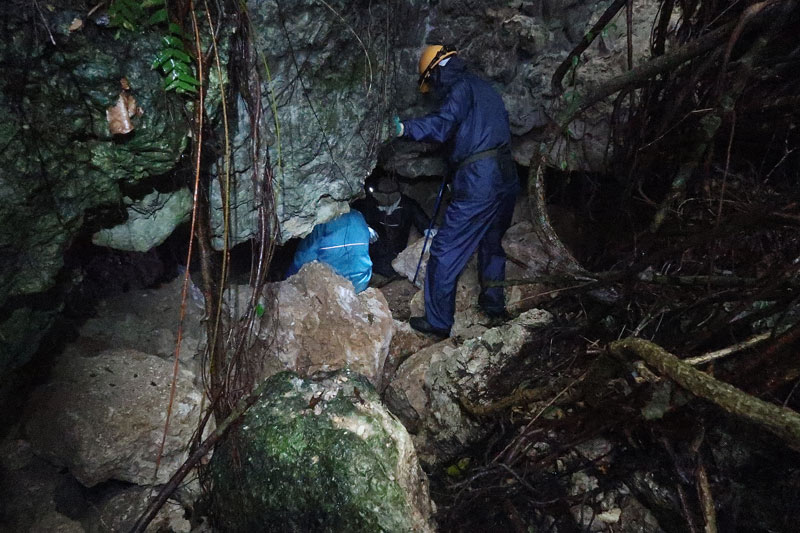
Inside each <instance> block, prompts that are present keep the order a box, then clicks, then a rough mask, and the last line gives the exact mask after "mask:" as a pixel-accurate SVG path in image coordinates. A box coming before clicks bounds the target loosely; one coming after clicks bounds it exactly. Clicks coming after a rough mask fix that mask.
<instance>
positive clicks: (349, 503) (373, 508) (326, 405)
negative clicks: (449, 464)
mask: <svg viewBox="0 0 800 533" xmlns="http://www.w3.org/2000/svg"><path fill="white" fill-rule="evenodd" d="M266 390H267V391H268V392H267V393H265V394H264V395H263V396H262V397H261V398H260V399H259V401H258V402H257V404H256V405H255V406H253V407H252V408H251V409H250V410H249V411H248V413H247V414H246V415H245V417H244V419H243V420H242V422H241V425H240V426H239V427H238V428H237V429H236V430H235V431H234V432H233V433H231V434H230V435H229V437H228V438H227V440H226V441H225V442H224V443H223V444H222V445H220V446H218V447H217V450H216V451H215V453H214V457H213V459H212V461H211V464H210V470H211V477H212V480H213V493H212V509H213V513H214V516H215V517H216V520H217V521H218V525H219V526H220V527H221V528H222V529H223V530H224V531H281V532H284V531H297V532H300V531H302V532H312V531H330V532H334V531H348V532H360V531H364V532H378V531H429V530H430V525H429V523H428V517H429V514H430V502H429V500H428V495H427V485H426V482H425V479H424V475H423V474H422V472H421V470H420V469H419V465H418V463H417V459H416V455H415V454H414V451H413V446H412V445H411V442H410V438H409V436H408V434H407V433H406V431H405V429H404V428H403V426H402V425H401V424H400V422H399V421H398V420H397V419H395V418H394V417H393V416H392V415H390V414H389V413H388V412H387V411H386V410H385V408H384V407H383V406H382V405H381V403H380V400H379V398H378V396H377V394H376V393H375V391H374V389H373V388H372V386H371V385H370V384H369V382H368V381H367V380H366V379H365V378H363V377H362V376H360V375H358V374H355V373H352V372H349V371H347V370H344V371H341V372H338V373H336V374H333V375H332V376H331V377H330V378H327V379H325V380H324V381H321V382H315V381H310V380H303V379H301V378H299V377H298V376H297V375H296V374H293V373H291V372H283V373H280V374H277V375H275V376H273V377H271V378H270V383H269V385H268V387H267V389H266Z"/></svg>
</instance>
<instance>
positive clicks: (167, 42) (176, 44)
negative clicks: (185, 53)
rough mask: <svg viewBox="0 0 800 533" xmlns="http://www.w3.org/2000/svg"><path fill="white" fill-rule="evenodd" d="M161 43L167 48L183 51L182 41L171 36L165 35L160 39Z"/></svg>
mask: <svg viewBox="0 0 800 533" xmlns="http://www.w3.org/2000/svg"><path fill="white" fill-rule="evenodd" d="M161 42H162V43H164V46H169V47H171V48H176V49H178V50H183V41H181V40H180V39H178V38H177V37H174V36H172V35H165V36H163V37H162V38H161Z"/></svg>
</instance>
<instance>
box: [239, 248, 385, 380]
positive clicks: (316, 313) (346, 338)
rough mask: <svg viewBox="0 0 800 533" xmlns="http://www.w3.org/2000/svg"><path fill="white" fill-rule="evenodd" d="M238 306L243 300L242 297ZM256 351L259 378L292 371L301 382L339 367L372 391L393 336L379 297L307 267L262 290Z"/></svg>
mask: <svg viewBox="0 0 800 533" xmlns="http://www.w3.org/2000/svg"><path fill="white" fill-rule="evenodd" d="M240 301H241V302H242V304H241V305H242V306H246V305H247V303H246V302H249V297H248V296H247V295H246V292H245V293H244V294H243V295H242V300H240ZM263 301H264V308H265V309H269V310H270V311H269V312H267V313H266V314H264V316H263V317H262V320H261V322H260V324H259V333H258V339H259V340H258V344H257V346H258V347H257V348H254V349H259V350H261V352H262V353H263V354H264V357H265V359H266V360H265V364H264V370H263V375H264V376H269V375H271V374H273V373H275V372H277V371H280V370H292V371H294V372H297V373H298V374H300V375H302V376H308V375H311V374H314V373H315V372H318V371H332V370H338V369H340V368H343V367H345V366H347V367H349V368H350V369H351V370H353V371H355V372H358V373H360V374H363V375H365V376H367V378H368V379H369V380H370V381H372V383H373V384H374V385H376V386H377V385H378V384H379V382H380V379H381V376H382V374H383V366H384V362H385V361H386V355H387V354H388V352H389V344H390V343H391V341H392V335H393V333H394V323H393V321H392V314H391V311H390V310H389V305H388V304H387V303H386V299H385V298H384V297H383V294H382V293H381V292H380V291H379V290H377V289H374V288H369V289H367V290H365V291H363V292H361V293H359V294H356V293H355V291H354V290H353V284H352V283H350V281H348V280H346V279H345V278H343V277H342V276H340V275H338V274H336V273H335V272H334V271H333V270H332V269H331V268H330V267H329V266H328V265H326V264H324V263H320V262H318V261H313V262H311V263H308V264H306V265H303V268H301V269H300V271H299V272H298V273H297V274H295V275H294V276H291V277H290V278H289V279H287V280H286V281H283V282H280V283H274V284H271V285H269V286H268V287H267V288H266V289H265V294H264V296H263Z"/></svg>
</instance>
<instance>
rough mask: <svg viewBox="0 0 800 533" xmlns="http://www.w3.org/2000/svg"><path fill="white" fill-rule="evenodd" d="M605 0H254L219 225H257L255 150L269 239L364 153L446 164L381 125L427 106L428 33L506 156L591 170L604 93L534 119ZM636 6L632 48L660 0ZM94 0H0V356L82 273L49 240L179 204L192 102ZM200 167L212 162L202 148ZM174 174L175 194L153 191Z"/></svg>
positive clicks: (341, 184)
mask: <svg viewBox="0 0 800 533" xmlns="http://www.w3.org/2000/svg"><path fill="white" fill-rule="evenodd" d="M610 3H611V2H610V1H603V2H595V1H585V0H541V1H519V0H512V1H492V0H490V1H483V2H473V3H469V4H467V3H464V2H460V1H455V0H444V1H431V0H385V1H379V2H374V1H373V2H369V1H355V2H348V1H345V0H331V1H329V2H317V1H313V0H296V1H291V2H290V1H287V0H270V1H266V0H259V1H256V0H251V1H250V2H248V4H247V14H248V17H249V21H250V30H249V31H250V32H251V36H252V42H253V47H252V50H251V54H250V63H249V64H248V67H249V68H256V65H257V66H258V68H259V71H260V73H261V86H260V87H259V88H258V89H257V91H258V92H260V94H259V95H257V98H256V100H254V101H257V102H258V103H259V106H254V101H251V102H250V104H249V105H248V104H246V103H245V100H244V99H242V98H238V100H236V99H234V100H233V101H234V104H233V105H232V106H229V109H228V112H229V114H230V116H231V117H232V121H231V126H232V127H231V140H232V155H233V168H232V174H231V177H232V190H231V194H232V204H233V206H234V209H233V212H232V226H233V227H232V234H231V239H230V241H229V243H230V244H231V245H233V244H236V243H238V242H242V241H245V240H246V239H248V238H250V237H252V236H254V235H256V234H257V232H258V217H257V214H256V212H257V209H258V205H257V204H256V201H257V200H256V199H255V198H256V197H257V195H255V194H254V188H256V187H259V188H260V187H262V186H263V180H264V179H265V175H266V174H265V172H266V170H267V169H266V167H265V165H264V162H265V161H266V157H267V156H269V161H270V163H271V167H272V170H273V172H274V191H275V194H274V203H275V209H276V212H277V215H278V220H279V222H280V230H281V234H280V240H281V241H282V242H285V241H286V240H288V239H289V238H291V237H294V236H302V235H304V234H306V233H308V232H310V231H311V229H312V228H313V227H314V225H315V224H317V223H319V222H322V221H325V220H328V219H330V218H332V217H333V216H335V215H336V214H338V213H341V212H344V211H346V210H348V209H349V207H348V203H349V201H350V200H352V199H353V198H356V197H358V196H360V195H361V193H362V186H363V181H364V178H365V177H366V176H367V175H369V174H370V173H371V172H372V171H373V169H374V168H375V167H376V165H378V164H380V165H382V166H383V167H385V168H387V169H390V170H394V171H396V172H397V173H399V174H400V175H403V176H406V177H410V178H413V177H417V176H424V175H436V174H442V173H443V172H444V166H443V163H442V159H441V157H440V156H441V152H440V151H437V150H436V149H435V147H430V146H425V145H421V144H416V143H405V142H392V143H386V142H384V141H386V140H387V138H388V137H389V128H388V119H389V117H391V116H392V115H393V114H399V115H400V116H401V117H403V118H405V117H410V116H416V115H419V114H421V113H424V112H426V111H427V110H430V109H433V108H434V107H435V102H433V101H432V100H431V99H429V98H426V97H421V96H420V95H419V93H418V92H417V89H416V78H417V74H416V63H417V59H418V53H419V50H420V48H421V47H422V46H423V45H424V44H425V43H428V42H435V41H442V42H447V43H449V44H452V45H455V46H456V47H458V48H459V50H460V53H461V55H462V56H463V57H464V58H465V59H466V60H467V61H468V62H470V63H471V64H472V66H473V67H474V69H475V70H476V71H478V72H479V73H480V74H481V75H483V76H485V77H487V78H488V79H489V80H490V81H492V82H493V83H494V84H495V85H496V86H497V88H498V89H499V90H500V92H501V94H502V96H503V98H504V100H505V102H506V105H507V107H508V109H509V114H510V117H511V126H512V133H513V134H514V142H513V149H514V155H515V157H516V159H517V160H518V161H519V162H520V163H523V164H525V163H527V162H528V161H529V159H530V157H531V154H532V153H533V148H534V147H535V146H538V144H539V143H540V142H541V141H543V140H549V141H551V145H552V146H553V152H552V153H551V154H550V159H551V162H552V163H553V164H556V165H559V166H563V165H566V166H568V167H569V168H576V169H577V168H584V169H597V168H599V167H600V166H601V165H602V162H603V156H604V155H605V151H606V144H607V137H608V126H607V123H606V121H605V120H606V119H605V116H604V114H603V113H604V111H605V109H604V108H603V106H598V108H597V109H596V110H595V111H593V112H591V113H588V114H587V115H585V116H584V117H583V118H582V120H581V121H579V122H576V123H575V124H574V125H573V127H572V128H571V129H570V131H568V132H566V133H564V134H559V135H561V137H559V138H557V139H554V138H552V135H554V134H553V133H552V132H550V130H549V129H548V128H547V125H548V124H550V123H551V122H552V119H553V118H554V116H555V114H556V113H558V111H559V109H563V106H564V105H566V103H565V102H564V98H563V96H561V95H553V94H550V93H549V91H550V89H549V85H550V77H551V75H552V72H553V71H554V70H555V68H556V67H557V65H558V64H559V63H560V62H561V61H562V60H563V58H564V57H566V55H567V54H568V52H569V50H570V49H571V48H572V47H573V46H574V45H575V44H576V43H577V42H578V41H579V40H580V39H581V37H582V36H583V33H584V32H585V31H586V29H587V28H588V27H590V26H591V24H592V23H593V22H594V20H596V19H597V18H598V17H599V16H600V14H601V13H602V12H603V10H604V9H605V7H607V6H608V5H609V4H610ZM635 4H636V7H635V20H636V26H635V28H634V43H635V46H636V50H637V51H636V55H637V57H640V56H642V55H643V54H645V53H646V50H647V47H648V35H649V28H650V24H651V22H652V17H653V16H654V14H655V10H654V7H655V5H656V4H657V2H656V1H655V0H643V1H641V2H638V1H637V2H635ZM92 7H94V3H93V2H88V1H84V0H58V1H51V2H48V3H47V5H46V6H45V8H44V9H42V8H41V3H39V5H37V4H36V3H32V2H28V1H23V0H11V1H10V2H6V3H4V4H3V5H2V6H0V12H1V13H2V14H3V17H2V22H0V24H1V25H2V26H1V27H2V31H3V34H4V38H3V40H2V41H1V42H0V63H1V64H2V65H3V67H4V76H3V77H2V79H0V148H2V149H1V150H0V176H2V179H0V354H2V355H0V372H2V371H3V370H4V369H8V368H13V367H16V366H18V365H19V364H21V363H23V362H24V361H25V360H26V359H27V358H28V357H29V356H30V355H31V354H32V353H33V352H34V351H35V350H36V347H37V344H38V342H39V339H40V338H41V335H42V334H43V333H44V332H45V331H46V330H47V328H48V325H49V324H50V322H51V321H52V319H53V317H54V316H55V314H57V313H58V312H59V309H60V307H61V305H62V302H63V294H64V293H65V292H66V291H68V290H69V288H70V287H71V286H72V285H74V284H75V283H77V282H79V278H80V272H79V271H73V270H68V269H65V268H63V255H64V252H65V250H66V249H67V248H68V247H69V246H70V245H71V244H72V243H73V242H74V241H75V240H76V239H78V238H82V237H81V236H83V237H85V236H86V235H91V234H93V233H94V234H95V239H94V240H95V242H96V243H98V244H101V245H104V246H110V247H115V248H121V249H135V250H140V251H142V250H144V249H146V248H147V247H148V246H154V245H155V244H158V242H159V240H163V238H165V236H166V235H168V234H169V232H170V231H171V229H172V228H173V227H175V226H176V225H177V224H179V223H180V222H181V221H183V220H185V218H186V210H187V209H188V204H187V202H186V201H185V199H186V195H185V192H178V191H181V190H182V182H181V179H183V178H180V179H179V178H176V177H175V173H174V171H175V170H176V169H177V168H179V165H180V164H181V161H182V158H184V159H186V158H188V159H190V157H189V154H188V150H187V146H188V145H189V142H188V141H189V138H188V135H189V131H190V124H191V116H192V103H191V100H190V99H186V98H182V97H180V96H177V95H175V94H172V93H165V92H164V91H163V89H162V78H161V75H160V73H159V72H158V71H156V70H153V69H151V67H150V63H151V61H152V58H153V57H154V55H155V53H156V51H157V50H158V49H159V40H160V38H161V36H162V34H161V32H159V31H157V29H152V30H150V31H144V30H140V31H136V32H130V31H125V30H121V29H119V28H111V27H109V26H108V17H107V14H106V13H104V11H103V9H105V7H101V8H100V9H98V10H95V11H94V12H93V13H92V14H91V15H89V11H90V9H91V8H92ZM76 21H79V22H80V24H79V27H77V28H76V24H77V23H76ZM624 33H625V25H624V19H623V22H620V21H619V20H618V21H616V22H615V23H614V24H613V25H610V26H609V27H608V28H607V31H606V32H605V34H604V35H603V36H602V37H601V39H600V40H599V41H598V43H595V44H594V45H593V46H592V47H591V48H590V49H589V50H588V51H587V52H586V53H585V54H584V56H583V57H582V63H581V64H580V65H579V67H578V69H577V70H576V71H575V73H574V76H570V80H571V81H572V82H574V87H573V88H572V89H568V92H569V90H578V89H581V88H585V87H586V86H588V85H589V84H590V83H592V81H594V80H596V79H598V78H603V77H609V76H611V75H613V73H614V72H619V71H621V70H622V68H623V65H624V61H625V54H624V48H625V46H624V42H625V35H624ZM234 37H235V35H234V31H233V29H232V28H229V27H222V28H221V30H220V32H219V45H220V46H219V50H220V53H221V59H222V62H223V64H224V65H227V64H228V62H229V60H230V55H231V52H230V50H231V43H232V42H233V41H234V40H235V39H234ZM267 71H268V73H267ZM123 77H124V78H126V79H127V80H128V83H129V85H130V90H129V91H127V93H128V94H130V95H132V96H133V97H134V98H135V100H136V106H137V107H138V108H140V109H141V112H140V113H136V114H135V116H133V117H132V118H131V121H132V122H133V125H134V131H133V132H132V133H129V134H126V135H121V136H120V135H117V136H112V135H111V133H110V132H109V127H108V122H107V120H106V109H107V108H108V107H110V106H112V105H114V103H115V102H116V101H117V99H118V97H119V95H120V93H121V91H122V88H121V85H120V80H121V79H122V78H123ZM209 78H210V80H211V81H210V89H209V99H208V102H207V109H208V110H209V119H210V121H211V127H212V128H213V129H214V130H215V131H217V132H220V130H221V106H220V98H219V80H218V79H215V74H214V69H213V68H212V71H211V72H209ZM254 107H260V110H259V111H260V120H259V122H258V126H257V127H258V130H257V131H258V132H259V139H260V141H261V142H260V143H259V144H258V146H257V147H255V149H254V147H253V145H252V144H251V142H250V140H251V139H252V132H253V125H252V124H251V117H252V111H253V110H254ZM273 111H274V113H273ZM552 141H555V142H552ZM254 161H255V162H256V163H254ZM254 164H255V165H258V167H257V168H256V167H254ZM183 168H187V167H186V165H184V166H183ZM254 168H255V169H256V172H255V179H254V172H253V170H254ZM209 170H210V172H211V173H212V174H214V173H217V174H221V173H223V170H224V169H221V168H218V167H217V166H216V165H215V164H212V165H211V166H210V168H209ZM212 177H213V176H212ZM212 183H214V186H213V189H212V198H211V201H212V205H213V207H214V209H213V212H212V223H213V224H214V226H215V233H216V235H217V239H216V243H215V244H216V245H217V246H218V247H221V246H222V241H221V235H222V225H221V221H222V209H221V200H220V192H219V186H218V184H217V183H216V180H212ZM176 192H177V193H178V194H180V195H182V196H183V198H184V200H183V201H177V200H175V201H172V202H167V201H166V200H164V201H163V202H162V201H161V200H160V198H162V196H161V195H171V194H173V193H176ZM166 197H167V196H164V197H163V198H166ZM154 198H155V199H156V200H154ZM162 203H163V204H164V205H167V204H169V206H170V209H172V211H171V212H170V213H169V214H168V216H150V215H151V214H153V215H154V214H155V213H156V211H157V210H158V206H159V205H161V204H162ZM176 205H177V206H178V208H177V210H176V207H175V206H176ZM143 214H144V216H142V215H143ZM154 224H157V225H163V226H165V227H159V228H153V227H152V225H154ZM121 225H123V226H122V227H121ZM120 228H121V229H120ZM101 230H102V231H101Z"/></svg>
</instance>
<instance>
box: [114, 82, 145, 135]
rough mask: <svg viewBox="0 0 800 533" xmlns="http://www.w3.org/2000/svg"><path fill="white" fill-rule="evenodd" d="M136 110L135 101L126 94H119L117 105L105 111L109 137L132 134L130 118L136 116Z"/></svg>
mask: <svg viewBox="0 0 800 533" xmlns="http://www.w3.org/2000/svg"><path fill="white" fill-rule="evenodd" d="M137 110H138V108H137V107H136V99H135V98H134V97H133V96H131V95H130V94H128V93H127V92H121V93H120V94H119V98H117V103H116V104H114V105H113V106H111V107H109V108H108V109H106V120H107V121H108V129H109V131H110V132H111V135H125V134H126V133H130V132H132V131H133V123H132V122H131V117H132V116H134V115H136V114H137ZM139 114H140V113H139Z"/></svg>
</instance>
